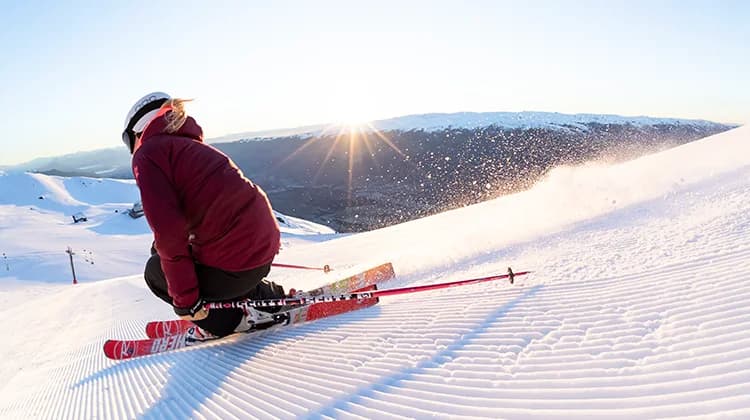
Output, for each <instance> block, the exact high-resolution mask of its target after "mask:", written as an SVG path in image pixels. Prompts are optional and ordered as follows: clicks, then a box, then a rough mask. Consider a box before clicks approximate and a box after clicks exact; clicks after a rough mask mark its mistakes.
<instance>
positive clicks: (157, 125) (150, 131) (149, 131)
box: [133, 111, 203, 153]
mask: <svg viewBox="0 0 750 420" xmlns="http://www.w3.org/2000/svg"><path fill="white" fill-rule="evenodd" d="M169 112H171V111H169ZM167 114H168V112H167V113H165V114H163V115H159V116H157V117H156V118H154V119H153V120H151V122H150V123H149V124H148V125H147V126H146V129H145V130H144V131H143V134H142V135H141V139H140V140H139V141H138V142H137V144H136V146H135V150H137V149H138V147H140V145H141V144H142V143H143V142H146V141H148V139H149V138H151V137H155V136H161V135H165V136H175V137H187V138H190V139H193V140H197V141H199V142H203V129H202V128H201V126H200V125H198V123H197V122H196V121H195V119H194V118H193V117H187V119H186V120H185V123H184V124H182V127H180V129H179V130H177V131H176V132H174V133H167V132H166V131H165V130H166V128H167V118H166V116H167ZM135 150H134V151H133V153H135Z"/></svg>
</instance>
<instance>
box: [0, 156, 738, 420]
mask: <svg viewBox="0 0 750 420" xmlns="http://www.w3.org/2000/svg"><path fill="white" fill-rule="evenodd" d="M748 178H750V169H749V168H744V169H742V170H739V171H735V172H733V173H732V174H728V175H726V176H725V177H723V178H722V179H721V180H720V182H714V183H712V184H711V188H708V187H707V186H706V185H695V186H693V187H689V188H686V189H685V190H682V191H681V192H680V193H679V194H677V193H676V194H672V195H668V196H665V197H662V198H661V199H659V200H655V201H652V202H648V203H643V204H640V205H637V206H634V207H632V208H628V209H624V210H623V211H620V212H617V213H615V214H611V215H607V216H606V223H605V222H604V220H605V219H601V220H596V219H595V220H591V221H588V222H586V223H582V224H579V225H576V226H572V227H570V229H568V230H566V231H564V232H559V233H557V234H553V235H550V236H549V237H547V238H546V239H545V240H544V241H539V242H535V243H533V244H526V245H523V244H522V245H519V246H516V247H513V248H512V249H509V250H498V252H499V253H504V255H503V258H502V259H503V260H511V261H514V265H515V264H517V265H516V267H517V268H519V269H526V268H530V269H534V270H535V271H534V273H533V274H532V275H529V276H525V277H519V279H518V280H517V282H516V285H514V286H509V285H508V284H507V283H505V282H498V283H492V284H483V285H477V286H470V287H462V288H451V289H448V290H439V291H433V292H426V293H422V294H420V295H418V296H419V299H420V301H419V303H418V305H419V310H418V311H415V310H414V308H413V305H410V303H409V297H404V296H401V297H394V298H384V299H382V301H381V303H380V304H379V305H377V306H374V307H371V308H367V309H364V310H360V311H357V312H352V313H347V314H343V315H340V316H337V317H334V318H329V319H323V320H320V321H317V322H314V323H308V324H302V325H299V326H296V327H293V328H289V329H284V330H279V331H273V332H268V333H262V334H260V335H259V336H256V338H253V339H243V337H242V336H234V337H231V338H229V339H227V340H226V341H225V342H222V343H216V342H214V343H208V344H206V345H204V346H200V347H194V348H188V349H182V350H178V351H174V352H171V353H165V354H161V355H156V356H151V357H145V358H141V359H134V360H129V361H122V362H113V361H109V360H106V359H105V358H104V357H103V355H102V354H101V345H102V342H103V341H104V339H105V338H106V337H123V338H124V337H131V338H135V337H143V336H144V331H143V329H144V326H145V323H146V321H148V320H149V319H150V318H151V317H152V316H153V312H148V311H142V312H137V311H136V312H134V313H136V314H137V313H142V315H141V316H140V317H139V316H137V315H136V316H133V317H132V318H131V319H130V320H129V321H115V320H116V319H122V318H120V317H118V316H117V310H118V307H113V308H109V307H108V306H107V305H108V304H113V303H112V302H115V297H111V298H110V301H109V302H104V303H102V307H101V308H94V309H92V310H91V311H89V312H90V313H88V314H80V315H77V319H78V321H79V322H80V323H81V324H82V325H85V324H84V323H85V322H87V320H93V319H98V318H97V317H101V316H102V314H107V316H109V318H107V319H104V320H101V321H100V322H99V323H100V324H102V325H106V326H107V327H105V328H104V329H103V330H102V332H101V333H100V334H99V335H98V336H95V337H94V338H92V336H91V335H85V334H83V336H84V337H86V338H85V339H83V340H82V342H81V343H80V345H79V347H78V348H67V349H62V350H59V351H55V350H54V349H53V351H52V354H47V353H46V352H45V351H41V352H39V353H38V358H35V359H34V363H32V364H31V365H30V366H26V367H24V369H25V370H28V371H31V372H32V373H33V375H31V376H25V375H24V376H21V375H14V373H13V372H10V375H9V382H8V383H7V384H5V385H1V386H0V391H1V393H0V395H3V398H2V399H1V400H0V417H2V418H29V417H35V418H54V419H66V418H71V419H78V418H123V419H129V418H136V417H140V418H159V419H161V418H168V419H169V418H174V419H181V418H199V419H232V418H237V419H239V418H272V417H273V418H276V417H278V418H294V417H305V418H342V419H360V418H384V417H387V418H398V417H410V418H411V417H417V418H424V417H437V418H469V417H471V418H477V417H479V418H531V419H534V418H576V419H586V418H601V417H607V418H628V419H630V418H655V417H678V418H689V417H691V416H710V417H726V418H750V305H747V302H748V301H750V282H748V273H750V244H748V242H747V233H748V230H750V228H749V226H750V209H749V208H748V205H747V203H748V198H749V197H750V187H748V184H747V181H746V180H747V179H748ZM634 232H635V234H634ZM597 250H601V252H597ZM479 263H483V264H485V265H490V266H492V264H493V262H492V261H491V260H490V261H488V260H482V261H479ZM494 264H495V265H497V264H498V263H494ZM494 268H495V269H496V270H497V269H498V268H501V267H498V266H495V267H494ZM396 269H397V271H398V267H396ZM446 274H447V273H446ZM461 274H462V273H461V272H458V273H457V274H456V275H457V276H458V277H460V275H461ZM463 274H465V273H463ZM407 280H408V281H410V282H412V283H419V282H421V281H423V280H424V279H416V278H413V279H407ZM95 286H96V285H94V286H92V288H91V289H90V290H93V291H97V290H98V289H96V288H95ZM81 290H85V289H81ZM103 290H107V289H103ZM478 292H479V293H481V295H480V297H478V296H477V293H478ZM79 293H86V292H79ZM110 293H111V292H110ZM146 294H147V292H144V296H145V295H146ZM414 298H415V299H416V298H417V297H416V295H414ZM126 304H127V303H123V305H126ZM141 304H142V305H146V303H137V305H141ZM104 308H108V309H104ZM92 328H93V327H92ZM71 333H75V332H71ZM48 360H62V361H64V363H57V364H56V365H54V364H53V367H52V368H49V367H48V366H49V364H48V363H47V364H46V363H45V361H48ZM40 378H44V379H46V380H43V381H40V380H39V379H40Z"/></svg>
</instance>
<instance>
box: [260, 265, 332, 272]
mask: <svg viewBox="0 0 750 420" xmlns="http://www.w3.org/2000/svg"><path fill="white" fill-rule="evenodd" d="M271 265H272V266H273V267H281V268H296V269H299V270H320V271H323V272H324V273H330V272H331V271H333V269H332V268H331V267H330V266H329V265H328V264H326V265H324V266H323V267H307V266H304V265H293V264H279V263H272V264H271Z"/></svg>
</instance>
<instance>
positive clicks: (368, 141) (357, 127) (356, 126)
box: [281, 120, 405, 203]
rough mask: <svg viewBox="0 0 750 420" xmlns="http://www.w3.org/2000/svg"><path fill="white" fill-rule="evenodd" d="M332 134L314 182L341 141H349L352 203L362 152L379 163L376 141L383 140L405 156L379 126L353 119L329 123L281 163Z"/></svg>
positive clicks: (348, 184) (348, 194) (349, 177)
mask: <svg viewBox="0 0 750 420" xmlns="http://www.w3.org/2000/svg"><path fill="white" fill-rule="evenodd" d="M330 136H335V138H334V141H333V143H332V144H331V147H329V148H328V151H327V153H326V156H325V158H324V159H323V160H322V161H321V166H320V168H318V170H317V172H316V174H315V176H314V177H313V183H314V182H315V181H316V180H317V179H318V178H319V176H320V175H321V173H322V172H323V169H325V165H326V163H327V162H329V161H330V159H331V156H332V155H333V153H334V152H335V151H336V149H337V147H339V145H340V144H341V142H347V144H345V146H346V147H347V155H348V171H347V172H348V174H347V175H348V183H347V186H348V188H347V190H348V191H347V199H348V201H349V202H350V203H351V198H352V181H353V178H354V169H355V168H354V162H355V160H356V159H357V157H358V156H359V155H360V154H361V153H366V154H367V155H368V156H369V158H370V159H371V160H372V161H373V162H375V164H376V165H377V164H378V162H377V158H376V155H377V150H378V148H377V147H376V146H377V144H376V143H379V142H383V143H385V144H386V145H387V146H388V147H389V148H391V149H392V150H394V151H395V152H396V153H398V154H399V155H400V156H402V157H405V155H404V153H403V152H402V151H401V150H400V149H399V148H398V147H397V146H396V145H395V144H394V143H393V142H392V141H391V140H390V139H389V138H388V137H387V136H386V135H385V134H383V133H381V132H380V131H379V130H378V129H377V128H375V127H374V126H373V125H372V123H370V122H362V121H361V120H360V121H359V122H356V121H355V120H351V121H348V122H346V123H344V122H340V123H336V124H332V125H329V126H328V127H326V128H325V129H324V130H323V131H322V133H320V134H319V135H318V136H315V137H313V138H311V139H310V140H308V141H306V142H305V143H304V144H303V145H302V146H300V147H298V148H297V150H295V151H294V152H293V153H292V154H290V155H289V156H287V157H286V158H285V159H284V160H283V161H282V162H281V164H284V163H285V162H286V161H288V160H289V159H291V158H292V157H294V156H295V155H297V154H298V153H300V152H301V151H302V150H304V149H306V148H307V147H309V146H311V145H312V144H314V143H315V142H317V141H320V140H321V139H324V138H328V137H330Z"/></svg>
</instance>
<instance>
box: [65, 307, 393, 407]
mask: <svg viewBox="0 0 750 420" xmlns="http://www.w3.org/2000/svg"><path fill="white" fill-rule="evenodd" d="M379 313H380V308H379V306H378V305H375V306H372V307H369V308H364V309H361V310H359V311H355V312H350V313H345V314H341V315H338V316H335V317H331V318H325V319H320V320H317V321H315V322H314V323H305V324H301V325H296V326H293V327H291V328H288V329H282V330H276V331H264V332H261V333H260V334H257V335H253V336H245V335H242V334H237V335H235V336H231V337H227V338H225V339H224V341H223V342H214V343H207V344H205V345H200V346H196V347H193V348H187V349H181V350H178V351H173V352H168V353H162V354H157V355H153V356H147V357H141V358H136V359H130V360H124V361H120V362H116V363H115V364H113V365H112V366H109V367H107V368H105V369H103V370H101V371H99V372H97V373H95V374H93V375H90V376H88V377H86V378H84V379H82V380H80V381H79V382H77V383H76V384H74V385H73V386H72V387H73V388H78V387H95V388H99V385H100V384H102V383H104V384H107V385H105V386H104V393H98V394H99V398H102V400H104V401H100V402H99V404H98V405H99V406H110V407H114V408H116V410H114V411H115V412H117V411H122V408H123V406H124V407H129V409H128V410H126V412H125V413H122V414H124V415H125V416H126V417H133V416H135V417H138V418H155V419H157V418H158V419H161V418H164V417H165V416H170V417H174V418H191V417H194V416H195V413H196V411H197V410H200V409H201V407H205V406H206V402H207V401H209V400H210V399H211V398H212V397H215V396H216V395H218V394H220V393H221V388H222V386H223V385H225V383H226V381H227V377H229V376H230V375H232V373H233V372H235V371H236V370H237V369H239V368H240V367H241V366H242V365H244V364H246V363H247V362H248V361H250V360H252V358H254V357H255V356H257V355H258V354H259V353H261V352H263V350H264V348H266V347H267V346H270V345H282V346H283V344H284V342H286V341H290V342H295V341H297V340H300V339H303V338H304V337H306V336H308V335H310V334H314V333H317V332H319V331H321V330H325V329H328V328H336V327H339V326H343V325H345V324H347V323H350V322H356V321H357V320H360V319H361V318H362V317H367V318H369V317H377V316H378V315H379ZM164 365H168V366H169V367H168V368H165V367H164ZM206 366H208V367H210V369H205V368H204V367H206ZM269 369H273V368H269ZM160 379H161V380H160ZM161 383H163V385H161ZM262 386H263V385H259V387H262ZM141 387H146V388H148V390H143V389H139V388H141ZM159 387H161V388H160V389H159V390H158V393H155V392H153V390H154V389H155V388H159ZM100 389H101V388H100ZM149 396H153V398H150V397H149ZM123 397H126V398H133V399H135V400H140V401H139V402H137V403H136V401H120V402H119V403H117V401H118V400H122V399H123ZM149 400H151V401H149ZM138 405H140V406H141V407H143V406H147V408H146V409H145V411H143V412H142V413H139V411H141V409H140V408H139V407H137V406H138ZM134 406H136V407H134Z"/></svg>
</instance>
